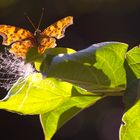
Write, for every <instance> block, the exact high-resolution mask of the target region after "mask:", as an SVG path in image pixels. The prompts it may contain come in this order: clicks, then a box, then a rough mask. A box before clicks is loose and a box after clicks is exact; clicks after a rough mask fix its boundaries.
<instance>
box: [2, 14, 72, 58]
mask: <svg viewBox="0 0 140 140" xmlns="http://www.w3.org/2000/svg"><path fill="white" fill-rule="evenodd" d="M71 24H73V17H72V16H67V17H65V18H63V19H61V20H59V21H57V22H56V23H54V24H52V25H50V26H49V27H47V28H45V29H44V30H43V31H42V32H41V30H39V28H37V29H36V30H35V32H34V34H32V33H31V32H30V31H28V30H26V29H23V28H18V27H15V26H11V25H0V35H1V36H2V37H3V42H2V44H3V45H6V46H10V49H9V52H10V53H12V54H14V55H15V56H16V57H18V58H22V59H26V54H27V52H28V51H29V49H30V48H32V47H37V48H38V53H39V54H43V53H44V52H45V50H46V49H47V48H54V47H55V46H56V39H60V38H62V37H64V33H65V29H66V28H67V27H68V26H70V25H71ZM38 27H39V26H38Z"/></svg>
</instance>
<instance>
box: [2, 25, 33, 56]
mask: <svg viewBox="0 0 140 140" xmlns="http://www.w3.org/2000/svg"><path fill="white" fill-rule="evenodd" d="M0 35H1V36H2V37H3V42H2V44H3V45H6V46H9V45H11V48H10V50H9V51H10V52H11V53H12V54H14V55H16V56H17V57H21V58H23V59H24V58H25V57H26V53H27V52H28V50H29V48H31V47H33V38H34V36H33V35H32V33H30V32H29V31H28V30H25V29H22V28H17V27H15V26H10V25H0Z"/></svg>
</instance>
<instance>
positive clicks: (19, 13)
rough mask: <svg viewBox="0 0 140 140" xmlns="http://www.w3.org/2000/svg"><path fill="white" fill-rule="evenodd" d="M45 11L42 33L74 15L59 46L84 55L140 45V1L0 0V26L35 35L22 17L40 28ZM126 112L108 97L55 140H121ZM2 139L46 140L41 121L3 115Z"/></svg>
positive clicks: (118, 100) (0, 113) (0, 114)
mask: <svg viewBox="0 0 140 140" xmlns="http://www.w3.org/2000/svg"><path fill="white" fill-rule="evenodd" d="M42 8H45V12H44V17H43V20H42V24H41V27H40V29H41V30H42V29H44V28H46V27H47V26H49V25H50V24H52V23H53V22H55V21H57V20H59V19H61V18H63V17H66V16H68V15H71V16H74V24H73V25H72V26H70V27H69V28H68V29H67V30H66V33H65V35H66V36H65V38H63V39H61V40H58V41H57V44H58V46H61V47H69V48H73V49H76V50H80V49H84V48H86V47H88V46H90V45H91V44H94V43H99V42H104V41H120V42H124V43H128V44H129V45H130V47H134V46H136V45H139V43H140V30H139V26H140V1H139V0H123V1H122V0H0V24H7V25H15V26H17V27H22V28H25V29H28V30H30V31H32V32H34V29H33V28H32V26H31V24H30V23H29V22H28V21H27V19H26V18H25V16H24V13H25V12H26V13H28V16H29V17H30V18H31V19H32V20H33V22H34V23H35V24H36V25H37V23H38V21H39V18H40V14H41V9H42ZM0 41H2V38H0ZM1 91H2V89H1ZM123 110H124V107H123V103H122V101H121V97H108V98H106V99H104V100H102V101H100V102H98V103H97V104H96V105H95V106H93V107H90V108H89V109H86V110H85V111H83V112H81V113H80V114H79V115H78V116H76V117H75V118H73V119H72V120H71V121H70V122H69V123H67V124H66V125H65V126H64V127H63V128H62V129H60V131H58V133H57V134H56V135H55V137H54V138H53V140H60V139H61V140H85V139H86V140H118V139H119V138H118V131H119V126H120V123H121V116H122V113H123ZM52 123H53V122H52ZM0 138H1V139H2V140H9V139H10V140H19V139H20V140H43V132H42V130H41V126H40V123H39V121H38V117H37V116H19V115H17V114H11V113H8V112H5V111H0Z"/></svg>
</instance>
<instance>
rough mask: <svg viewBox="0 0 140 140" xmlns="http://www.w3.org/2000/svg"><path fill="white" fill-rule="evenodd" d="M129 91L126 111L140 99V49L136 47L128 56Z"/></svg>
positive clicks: (125, 99)
mask: <svg viewBox="0 0 140 140" xmlns="http://www.w3.org/2000/svg"><path fill="white" fill-rule="evenodd" d="M125 68H126V73H127V89H126V94H125V95H124V99H123V100H124V103H125V108H126V110H127V109H129V108H130V107H131V106H132V105H134V104H135V103H136V102H137V101H138V100H139V99H140V91H139V90H138V89H139V86H140V84H139V80H138V78H140V48H139V47H135V48H133V49H131V50H130V51H128V52H127V54H126V65H125Z"/></svg>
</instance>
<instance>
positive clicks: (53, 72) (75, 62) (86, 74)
mask: <svg viewBox="0 0 140 140" xmlns="http://www.w3.org/2000/svg"><path fill="white" fill-rule="evenodd" d="M127 47H128V45H127V44H124V43H119V42H105V43H99V44H94V45H92V46H91V47H89V48H87V49H84V50H81V51H78V52H76V53H73V54H65V55H63V56H56V57H54V58H53V60H52V61H51V65H50V66H49V67H48V68H47V69H45V68H46V67H45V68H44V66H41V68H42V69H41V72H42V74H43V75H44V76H47V77H57V78H60V79H62V80H64V81H67V82H70V83H74V84H76V85H78V86H80V87H82V88H84V89H86V90H88V91H92V92H99V93H100V92H103V93H108V92H120V91H122V90H124V89H125V84H126V73H125V69H124V60H125V54H126V50H127ZM45 63H47V61H45V60H44V61H43V63H42V65H45Z"/></svg>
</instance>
